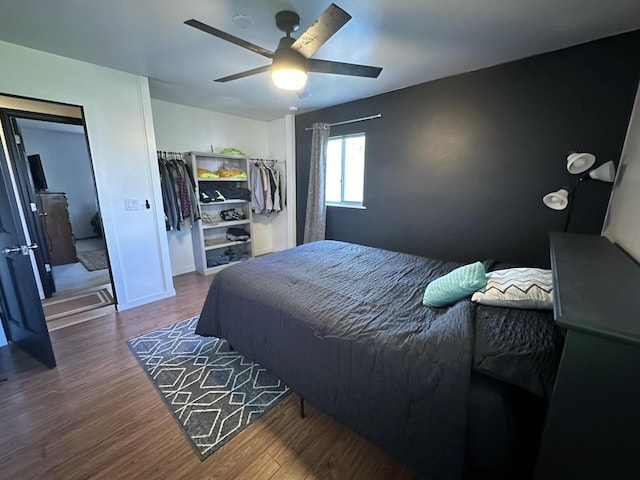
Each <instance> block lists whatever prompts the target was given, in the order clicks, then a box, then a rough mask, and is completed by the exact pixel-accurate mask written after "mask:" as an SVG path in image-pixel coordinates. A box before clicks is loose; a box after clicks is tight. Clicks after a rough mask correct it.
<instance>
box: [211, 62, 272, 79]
mask: <svg viewBox="0 0 640 480" xmlns="http://www.w3.org/2000/svg"><path fill="white" fill-rule="evenodd" d="M269 70H271V65H265V66H264V67H258V68H252V69H251V70H247V71H246V72H240V73H236V74H235V75H229V76H228V77H222V78H216V79H215V80H214V82H222V83H224V82H230V81H231V80H237V79H239V78H244V77H250V76H251V75H257V74H258V73H264V72H268V71H269Z"/></svg>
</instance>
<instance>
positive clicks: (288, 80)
mask: <svg viewBox="0 0 640 480" xmlns="http://www.w3.org/2000/svg"><path fill="white" fill-rule="evenodd" d="M292 41H293V39H292V38H290V37H284V38H283V39H282V40H280V45H279V46H278V49H277V50H276V51H275V53H274V54H273V64H272V65H271V79H272V80H273V83H274V84H275V86H276V87H278V88H281V89H282V90H300V89H302V87H304V86H305V84H306V83H307V59H306V58H305V57H304V55H302V54H300V53H298V52H297V51H295V50H293V49H292V48H291V47H290V45H291V42H292Z"/></svg>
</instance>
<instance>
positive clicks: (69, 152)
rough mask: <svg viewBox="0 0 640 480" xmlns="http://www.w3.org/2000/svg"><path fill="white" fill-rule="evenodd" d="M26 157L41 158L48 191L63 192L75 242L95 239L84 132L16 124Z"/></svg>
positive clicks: (93, 192) (92, 189) (93, 201)
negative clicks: (36, 155)
mask: <svg viewBox="0 0 640 480" xmlns="http://www.w3.org/2000/svg"><path fill="white" fill-rule="evenodd" d="M18 124H19V125H20V131H21V132H22V136H23V139H24V146H25V149H26V151H27V155H33V154H36V153H38V154H40V158H41V159H42V167H43V169H44V173H45V177H46V179H47V186H48V190H49V191H52V192H64V193H66V194H67V201H68V203H69V217H70V219H71V230H72V231H73V235H74V236H75V238H76V239H81V238H90V237H95V236H96V234H95V232H94V231H93V227H92V225H91V219H92V218H93V216H94V215H95V213H96V212H97V211H98V203H97V201H96V189H95V184H94V181H93V171H92V169H91V158H90V157H89V152H88V150H87V141H86V139H85V136H84V129H83V127H82V126H78V130H79V132H78V133H73V132H60V131H53V130H43V129H41V128H33V127H26V126H24V125H23V122H21V121H20V120H18Z"/></svg>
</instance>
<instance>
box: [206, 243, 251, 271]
mask: <svg viewBox="0 0 640 480" xmlns="http://www.w3.org/2000/svg"><path fill="white" fill-rule="evenodd" d="M248 258H249V253H248V252H247V251H246V250H244V248H243V247H240V248H238V247H229V248H227V249H225V250H224V251H223V253H218V254H211V255H209V254H208V255H207V267H208V268H211V267H217V266H220V265H227V264H229V263H231V262H240V261H242V260H247V259H248Z"/></svg>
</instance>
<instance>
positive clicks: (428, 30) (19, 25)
mask: <svg viewBox="0 0 640 480" xmlns="http://www.w3.org/2000/svg"><path fill="white" fill-rule="evenodd" d="M336 3H337V5H339V6H340V7H342V8H343V9H344V10H346V11H347V12H349V13H350V14H351V15H352V16H353V19H352V20H351V21H350V22H348V23H347V24H346V25H345V26H344V27H343V28H342V29H341V30H340V31H339V32H338V33H337V34H336V35H335V36H334V37H332V38H331V39H330V40H329V41H328V42H327V43H326V44H325V45H324V46H323V47H322V48H321V49H320V50H319V51H318V52H317V53H316V54H315V55H314V58H322V59H326V60H336V61H341V62H350V63H360V64H365V65H373V66H379V67H383V69H384V70H383V71H382V74H381V75H380V77H378V78H377V79H370V78H352V77H344V76H337V75H328V74H319V73H312V74H310V75H309V82H308V87H309V89H310V91H311V93H312V96H311V97H309V98H305V99H299V98H298V97H297V95H296V94H295V93H291V92H285V91H281V90H277V89H276V88H275V87H274V86H273V85H272V83H271V80H270V78H269V75H268V74H266V73H263V74H260V75H257V76H254V77H250V78H245V79H240V80H236V81H233V82H229V83H225V84H221V83H214V82H213V81H212V80H213V79H214V78H218V77H222V76H226V75H230V74H234V73H238V72H241V71H244V70H248V69H251V68H255V67H259V66H262V65H265V64H267V63H268V59H266V58H264V57H261V56H259V55H257V54H255V53H253V52H250V51H248V50H244V49H242V48H240V47H238V46H235V45H232V44H230V43H227V42H225V41H223V40H220V39H218V38H215V37H212V36H209V35H207V34H205V33H203V32H201V31H198V30H196V29H194V28H191V27H189V26H187V25H184V24H183V22H184V21H185V20H187V19H190V18H195V19H197V20H200V21H202V22H204V23H207V24H209V25H211V26H214V27H216V28H219V29H220V30H224V31H226V32H229V33H231V34H232V35H235V36H237V37H241V38H243V39H245V40H248V41H250V42H252V43H255V44H257V45H260V46H262V47H265V48H267V49H269V50H275V48H276V46H277V43H278V40H279V38H280V37H281V36H282V33H281V32H280V31H279V30H277V28H276V27H275V23H274V20H273V17H274V15H275V13H276V12H278V11H280V10H284V9H291V10H294V11H296V12H298V14H299V15H300V17H301V26H300V30H299V31H298V32H297V34H294V36H297V35H298V34H299V33H301V32H302V31H304V30H306V28H307V27H308V26H309V25H310V24H311V23H312V22H313V21H314V20H315V19H316V18H317V17H318V16H319V15H320V14H321V13H322V12H323V11H324V10H325V8H326V7H327V6H328V4H329V1H328V0H291V1H283V0H189V1H176V0H130V1H122V0H101V1H98V0H93V1H87V0H47V1H42V0H18V1H17V0H0V9H1V10H0V40H5V41H7V42H12V43H16V44H20V45H25V46H27V47H32V48H36V49H38V50H43V51H47V52H51V53H56V54H58V55H63V56H66V57H71V58H75V59H78V60H83V61H86V62H91V63H95V64H99V65H104V66H107V67H112V68H115V69H118V70H123V71H126V72H131V73H135V74H139V75H144V76H147V77H149V78H150V86H151V96H152V97H153V98H157V99H161V100H166V101H169V102H175V103H182V104H186V105H193V106H197V107H201V108H206V109H210V110H214V111H218V112H223V113H229V114H234V115H239V116H243V117H249V118H254V119H258V120H272V119H275V118H280V117H282V116H283V115H284V114H286V113H288V111H289V107H290V106H296V107H298V108H299V112H305V111H309V110H314V109H318V108H322V107H327V106H330V105H335V104H339V103H344V102H347V101H350V100H356V99H359V98H364V97H369V96H372V95H376V94H379V93H383V92H388V91H392V90H397V89H400V88H403V87H406V86H409V85H415V84H418V83H422V82H426V81H429V80H433V79H437V78H442V77H445V76H449V75H453V74H457V73H461V72H467V71H471V70H477V69H479V68H483V67H487V66H490V65H495V64H499V63H503V62H507V61H510V60H515V59H518V58H523V57H527V56H530V55H534V54H537V53H541V52H545V51H550V50H556V49H559V48H563V47H567V46H571V45H575V44H578V43H583V42H585V41H588V40H593V39H596V38H601V37H605V36H609V35H613V34H616V33H621V32H625V31H629V30H634V29H637V28H640V1H639V0H611V1H608V2H604V1H603V0H366V1H365V0H336ZM237 14H243V15H249V16H251V17H252V18H253V20H254V24H253V25H252V26H250V27H249V28H247V29H244V30H243V29H242V28H240V27H239V26H238V25H236V24H235V23H234V22H233V17H234V16H235V15H237ZM2 68H10V66H9V65H3V67H2ZM9 93H10V92H9Z"/></svg>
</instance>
